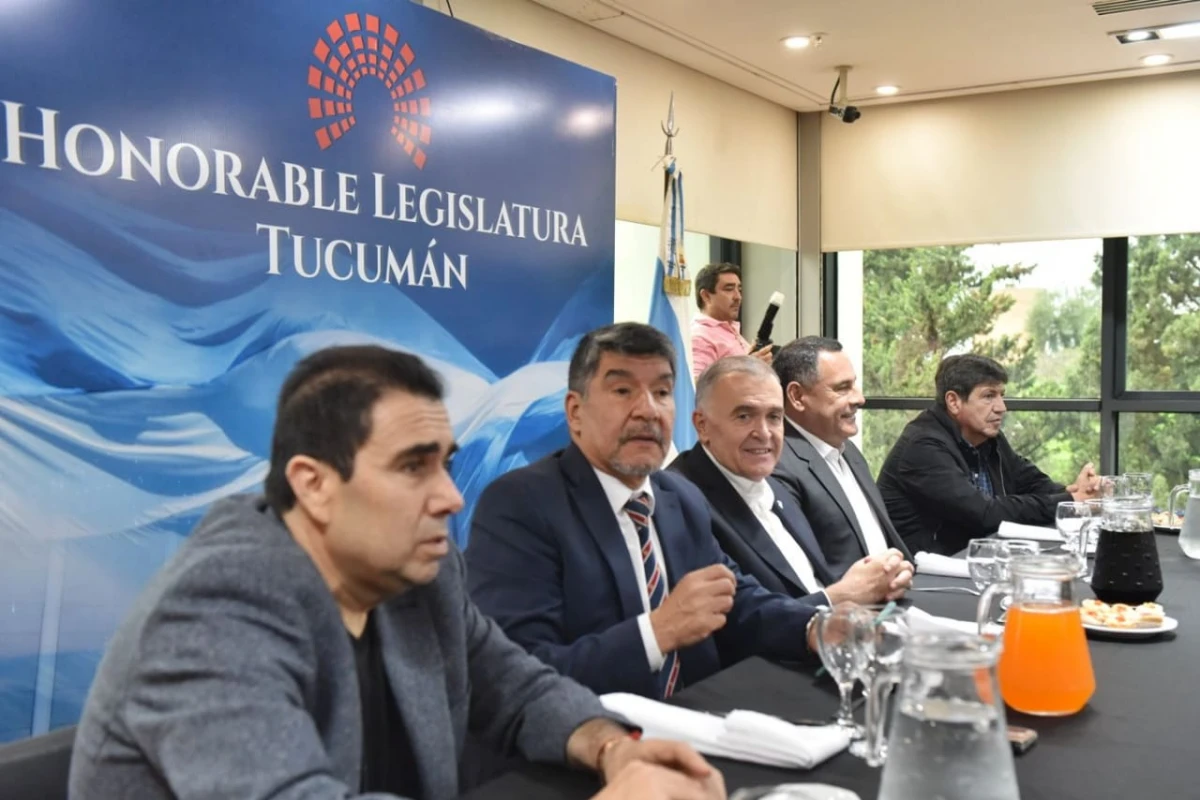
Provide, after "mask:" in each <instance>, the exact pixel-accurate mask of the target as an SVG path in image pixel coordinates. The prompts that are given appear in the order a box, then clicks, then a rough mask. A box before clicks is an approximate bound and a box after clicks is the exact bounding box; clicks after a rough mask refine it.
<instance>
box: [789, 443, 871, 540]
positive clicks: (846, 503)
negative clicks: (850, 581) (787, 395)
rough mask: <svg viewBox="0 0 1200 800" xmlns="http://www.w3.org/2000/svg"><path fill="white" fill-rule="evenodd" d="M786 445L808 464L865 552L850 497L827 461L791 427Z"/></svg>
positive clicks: (860, 530)
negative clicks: (843, 489)
mask: <svg viewBox="0 0 1200 800" xmlns="http://www.w3.org/2000/svg"><path fill="white" fill-rule="evenodd" d="M787 443H788V447H790V448H792V452H793V453H795V455H796V457H797V458H798V459H800V460H801V461H802V462H804V464H805V465H807V466H808V470H809V472H811V473H812V474H813V477H814V478H816V479H817V482H818V483H820V484H821V486H822V488H824V489H825V491H826V492H827V493H828V494H829V496H830V497H831V498H833V502H834V503H836V504H837V507H838V508H839V509H841V511H842V515H843V516H844V517H845V518H846V522H847V523H848V524H849V525H850V528H851V529H852V530H853V531H854V535H855V536H857V537H858V543H859V545H860V546H861V547H862V549H863V552H864V553H865V552H867V540H866V538H865V537H864V536H863V532H862V528H861V527H860V526H859V524H858V518H857V517H855V516H854V509H853V508H852V507H851V506H850V498H849V497H846V493H845V492H844V491H842V485H841V484H840V483H838V479H837V477H836V476H835V475H834V474H833V470H832V469H830V468H829V462H827V461H826V460H825V459H823V458H821V455H820V453H818V452H817V448H815V447H813V446H812V443H811V442H809V441H808V439H806V438H804V434H802V433H800V432H799V431H797V430H793V429H791V428H789V429H788V431H787Z"/></svg>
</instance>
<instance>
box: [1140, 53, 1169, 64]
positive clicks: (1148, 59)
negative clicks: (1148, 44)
mask: <svg viewBox="0 0 1200 800" xmlns="http://www.w3.org/2000/svg"><path fill="white" fill-rule="evenodd" d="M1171 58H1172V57H1171V55H1170V54H1168V53H1154V54H1152V55H1148V56H1142V66H1144V67H1161V66H1162V65H1163V64H1169V63H1170V62H1171Z"/></svg>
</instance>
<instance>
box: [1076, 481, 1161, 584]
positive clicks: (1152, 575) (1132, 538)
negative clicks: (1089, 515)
mask: <svg viewBox="0 0 1200 800" xmlns="http://www.w3.org/2000/svg"><path fill="white" fill-rule="evenodd" d="M1153 503H1154V499H1153V498H1152V497H1149V496H1143V495H1133V496H1125V497H1113V498H1110V499H1108V500H1105V501H1104V511H1103V514H1102V516H1101V521H1100V541H1099V543H1098V544H1097V545H1096V564H1095V570H1094V572H1093V573H1092V591H1093V592H1094V593H1095V594H1096V597H1097V598H1099V599H1100V600H1103V601H1104V602H1106V603H1126V604H1128V605H1139V604H1141V603H1149V602H1152V601H1153V600H1156V599H1157V598H1158V596H1159V595H1160V594H1161V593H1162V590H1163V578H1162V567H1161V566H1160V565H1159V562H1158V545H1157V544H1156V542H1155V540H1154V520H1153V518H1152V516H1151V514H1152V512H1153Z"/></svg>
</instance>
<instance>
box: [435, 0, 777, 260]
mask: <svg viewBox="0 0 1200 800" xmlns="http://www.w3.org/2000/svg"><path fill="white" fill-rule="evenodd" d="M454 11H455V14H456V15H457V16H458V18H459V19H462V20H465V21H467V22H470V23H472V24H474V25H478V26H480V27H482V28H485V29H487V30H489V31H492V32H494V33H496V34H499V35H500V36H505V37H508V38H509V39H513V40H515V41H517V42H520V43H522V44H526V45H529V46H531V47H536V48H539V49H541V50H545V51H547V52H550V53H553V54H555V55H558V56H561V57H563V58H567V59H570V60H572V61H575V62H577V63H579V64H583V65H585V66H588V67H591V68H593V69H596V70H599V71H601V72H605V73H607V74H609V75H612V76H614V77H615V78H616V79H617V208H616V216H617V218H618V219H623V220H629V221H632V222H640V223H645V224H649V225H658V224H659V220H660V218H661V216H662V193H663V184H662V171H661V169H656V168H652V167H653V165H654V163H655V161H656V160H657V159H658V158H659V157H660V156H661V155H662V150H663V141H664V137H663V135H662V131H661V129H660V127H659V125H660V122H661V121H662V120H664V119H665V118H666V113H667V104H668V101H669V99H670V95H671V92H672V91H674V92H675V118H676V124H677V125H678V126H679V128H680V134H679V137H678V138H677V139H676V140H675V154H676V156H677V157H678V159H679V164H680V166H681V167H682V168H683V173H684V180H685V184H684V190H685V196H686V200H687V206H686V214H687V226H688V228H689V229H690V230H698V231H704V232H705V233H709V234H712V235H716V236H723V237H725V238H728V239H738V240H740V241H744V242H758V243H761V244H769V245H773V246H775V247H784V248H788V249H793V250H794V249H795V247H796V114H795V112H793V111H791V110H790V109H787V108H784V107H783V106H779V105H776V104H775V103H772V102H770V101H767V100H763V99H762V98H759V97H756V96H754V95H752V94H750V93H749V92H745V91H742V90H741V89H736V88H734V87H732V86H730V85H728V84H726V83H722V82H721V81H718V80H716V79H714V78H709V77H707V76H705V75H702V74H701V73H699V72H696V71H695V70H692V69H689V68H687V67H684V66H682V65H680V64H677V63H675V62H673V61H668V60H667V59H665V58H661V57H659V56H656V55H654V54H653V53H651V52H649V51H647V50H643V49H641V48H640V47H636V46H635V45H632V44H629V43H627V42H624V41H621V40H620V39H617V38H615V37H612V36H609V35H608V34H606V33H603V32H601V31H599V30H597V29H595V28H592V27H590V26H588V25H586V24H584V23H582V22H578V21H577V20H574V19H571V18H569V17H566V16H563V15H562V14H558V13H557V12H554V11H551V10H549V9H547V8H543V7H542V6H539V5H537V4H536V3H534V2H532V1H531V0H454ZM695 258H696V257H695V256H694V257H693V262H694V263H699V262H696V261H695Z"/></svg>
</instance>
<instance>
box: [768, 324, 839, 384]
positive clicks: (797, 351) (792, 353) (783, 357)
mask: <svg viewBox="0 0 1200 800" xmlns="http://www.w3.org/2000/svg"><path fill="white" fill-rule="evenodd" d="M841 349H842V343H841V342H839V341H838V340H837V339H830V338H828V337H826V336H802V337H800V338H799V339H796V340H795V341H793V342H789V343H788V344H786V345H784V346H783V348H782V349H780V351H779V352H778V353H776V354H775V358H774V360H773V361H772V362H771V364H772V366H773V367H775V374H776V375H778V376H779V382H780V383H781V384H783V388H784V391H786V390H787V387H788V385H789V384H792V383H798V384H800V385H801V386H813V385H814V384H816V382H817V381H818V380H820V378H821V368H820V364H819V362H820V358H821V353H837V352H840V351H841Z"/></svg>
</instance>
